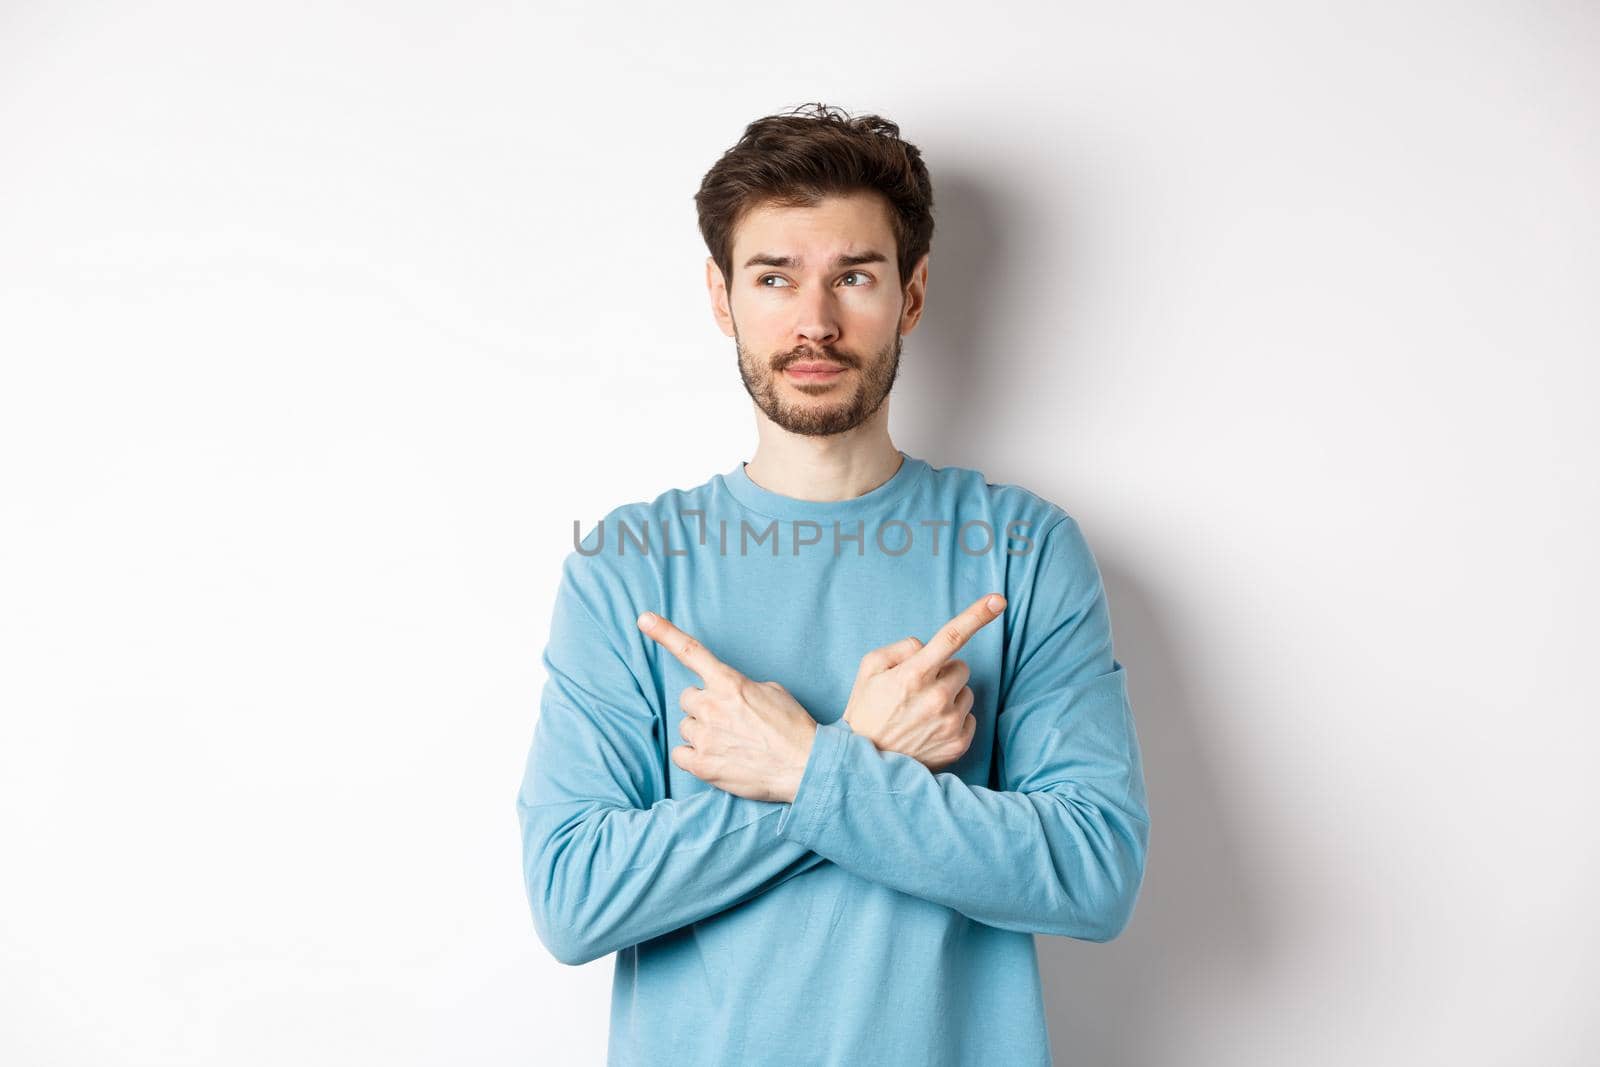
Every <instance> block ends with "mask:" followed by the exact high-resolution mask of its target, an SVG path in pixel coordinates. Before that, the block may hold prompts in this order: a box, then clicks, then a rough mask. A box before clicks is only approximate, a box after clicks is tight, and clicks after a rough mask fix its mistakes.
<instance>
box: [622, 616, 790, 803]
mask: <svg viewBox="0 0 1600 1067" xmlns="http://www.w3.org/2000/svg"><path fill="white" fill-rule="evenodd" d="M639 629H641V630H643V631H644V632H645V633H646V634H648V635H649V636H650V637H652V638H654V639H655V641H656V642H657V643H658V644H660V645H661V647H663V648H665V649H666V650H667V651H668V652H671V653H672V654H673V655H674V656H676V657H677V658H678V662H679V663H682V664H683V665H684V666H685V667H688V668H689V669H690V670H691V671H693V672H694V673H695V674H697V675H699V676H700V680H701V681H702V682H703V683H704V685H705V688H703V689H702V688H699V687H697V686H692V685H691V686H690V687H689V688H687V689H685V690H684V691H683V692H682V693H680V694H679V695H678V702H679V703H680V704H681V705H682V706H683V710H684V712H685V713H686V717H685V718H684V720H683V722H682V723H681V724H679V726H678V732H679V733H680V734H681V735H682V736H683V739H684V740H685V741H687V742H688V744H686V745H682V746H679V747H678V748H674V749H673V750H672V762H673V763H675V764H677V765H678V766H679V767H681V768H683V769H684V770H686V771H688V772H689V773H690V774H692V775H694V776H695V777H696V778H699V779H701V780H702V781H705V782H709V783H710V784H712V785H714V786H716V787H718V788H719V789H724V790H726V791H728V792H729V793H733V794H735V795H737V796H741V797H748V798H749V799H751V800H765V801H775V802H777V803H782V804H790V803H793V802H794V797H795V794H796V793H797V792H798V791H799V789H800V778H801V776H802V775H804V774H805V769H806V761H807V760H808V759H810V758H811V744H812V741H813V739H814V738H815V736H816V732H817V720H815V719H813V718H812V717H811V713H810V712H808V711H806V709H805V708H803V707H801V706H800V702H799V701H797V700H795V698H794V697H792V696H790V695H789V691H788V690H787V689H785V688H784V687H783V686H781V685H779V684H778V683H777V682H755V681H751V680H750V679H749V678H746V677H745V676H744V675H743V674H740V673H739V672H738V671H736V670H734V669H733V668H732V667H730V666H728V665H727V664H726V663H723V662H722V661H721V660H719V659H717V657H715V656H713V655H712V654H711V651H710V650H709V649H707V648H706V647H705V645H702V644H701V643H700V642H699V641H697V640H695V639H694V638H693V637H690V636H689V635H688V634H686V633H684V632H683V631H682V630H680V629H678V628H677V627H676V626H674V625H673V624H672V622H671V621H670V620H668V619H664V618H662V617H661V616H659V615H657V614H655V613H654V612H650V611H647V612H645V613H644V614H643V615H641V616H639Z"/></svg>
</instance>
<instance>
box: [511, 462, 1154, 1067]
mask: <svg viewBox="0 0 1600 1067" xmlns="http://www.w3.org/2000/svg"><path fill="white" fill-rule="evenodd" d="M901 455H902V456H903V460H902V462H901V465H900V467H899V468H898V469H897V470H896V472H895V474H894V475H893V476H892V477H891V478H890V479H889V480H888V481H887V482H885V483H884V484H882V485H880V486H878V487H877V488H876V489H873V490H872V491H871V492H868V493H866V494H865V495H863V496H860V497H856V498H854V499H851V500H845V501H836V502H818V501H805V500H797V499H794V498H790V497H785V496H782V495H780V494H777V493H773V492H770V491H768V490H766V489H764V488H762V487H761V486H759V485H757V484H756V483H755V482H753V481H752V480H750V478H749V477H748V476H747V475H746V473H745V471H744V465H743V464H742V463H741V464H740V465H739V466H738V467H736V468H735V469H734V470H733V471H731V472H729V473H727V474H724V475H717V476H715V477H713V478H711V479H710V480H709V481H707V482H705V483H704V484H702V485H699V486H696V487H694V488H692V489H687V490H679V489H673V490H669V491H667V492H665V493H663V494H661V495H660V496H658V497H657V498H656V499H655V500H653V501H650V502H648V503H645V502H640V503H633V504H626V505H623V506H621V507H618V508H615V509H613V510H612V511H611V512H610V513H609V514H607V515H606V517H605V521H604V522H603V523H602V524H600V525H598V526H595V527H593V528H592V529H590V530H589V532H588V533H587V534H586V535H585V536H584V537H583V539H582V541H581V549H580V550H574V551H573V552H572V553H570V554H569V555H568V556H567V558H566V560H565V562H564V564H563V569H562V577H561V583H560V586H559V591H558V593H557V596H556V603H555V611H554V616H553V619H552V623H551V629H550V638H549V644H548V646H547V648H546V650H545V653H544V666H545V669H546V671H547V673H548V681H547V682H546V684H545V688H544V691H543V697H542V701H541V705H540V713H539V717H538V722H537V725H536V727H535V729H534V734H533V743H532V746H531V748H530V751H529V754H528V762H527V766H526V770H525V773H524V776H523V781H522V786H521V789H520V791H519V793H518V796H517V813H518V817H519V820H520V823H521V828H522V843H523V861H524V878H525V882H526V888H527V894H528V900H529V904H530V906H531V908H532V914H533V924H534V928H535V930H536V931H537V933H538V936H539V938H540V939H541V940H542V941H543V942H544V944H545V945H546V946H547V947H548V948H549V950H550V951H551V952H552V953H553V954H554V955H555V956H556V958H557V959H559V960H561V961H563V962H566V963H570V964H579V963H584V962H587V961H590V960H594V959H598V958H600V957H602V956H604V955H606V954H607V953H612V952H615V953H616V954H617V956H616V968H615V972H614V978H613V993H612V1004H611V1030H610V1038H609V1042H610V1044H609V1049H610V1052H609V1061H608V1062H609V1063H611V1064H618V1065H644V1064H693V1065H720V1064H728V1065H740V1067H749V1065H764V1064H782V1065H785V1067H794V1065H804V1064H850V1065H857V1064H873V1065H894V1064H916V1065H918V1067H929V1065H938V1064H962V1065H965V1064H984V1065H990V1064H1006V1065H1007V1067H1028V1065H1033V1064H1048V1063H1050V1049H1049V1038H1048V1034H1047V1032H1046V1024H1045V1015H1044V1005H1043V998H1042V996H1041V988H1040V980H1039V970H1038V962H1037V957H1036V955H1035V947H1034V940H1033V936H1032V935H1033V934H1035V933H1044V934H1055V935H1058V936H1064V937H1071V938H1079V939H1082V940H1088V941H1105V940H1108V939H1110V938H1112V937H1115V936H1116V935H1117V934H1118V933H1120V932H1121V931H1122V930H1123V928H1124V927H1125V925H1126V924H1127V922H1128V920H1129V918H1130V916H1131V915H1132V912H1133V908H1134V902H1135V900H1136V898H1137V896H1138V894H1139V889H1140V886H1141V884H1142V882H1143V878H1144V864H1145V852H1146V847H1147V844H1148V839H1149V813H1148V810H1147V807H1146V798H1145V787H1144V775H1143V769H1142V766H1141V762H1140V754H1139V743H1138V738H1137V734H1136V732H1135V729H1134V722H1133V716H1132V711H1131V709H1130V707H1129V703H1128V693H1127V684H1126V676H1125V673H1124V670H1123V667H1122V665H1121V663H1120V662H1119V661H1118V660H1117V659H1115V658H1114V656H1113V654H1112V641H1111V621H1110V616H1109V613H1108V611H1107V606H1106V598H1105V592H1104V589H1103V587H1102V583H1101V577H1100V573H1099V569H1098V567H1097V566H1096V563H1095V560H1094V557H1093V555H1092V554H1091V553H1090V550H1089V546H1088V544H1087V542H1086V541H1085V539H1084V536H1083V533H1082V531H1081V530H1080V528H1079V526H1078V523H1077V521H1076V520H1074V519H1073V518H1072V517H1071V516H1070V515H1069V514H1067V512H1065V511H1064V510H1062V509H1061V508H1060V507H1058V506H1057V505H1055V504H1053V503H1051V502H1049V501H1046V500H1044V499H1043V498H1041V497H1039V496H1037V495H1035V494H1033V493H1031V492H1029V491H1028V490H1026V489H1023V488H1021V487H1019V486H1016V485H1011V484H990V483H988V482H986V481H985V479H984V477H983V475H982V473H981V472H978V471H975V470H970V469H966V468H961V467H935V466H932V465H930V464H929V463H927V462H926V461H924V460H921V459H917V458H915V457H912V456H909V455H906V454H905V453H903V452H902V453H901ZM896 520H897V521H898V522H897V521H896ZM1008 524H1010V525H1008ZM763 535H764V536H765V539H764V540H761V539H760V538H762V537H763ZM986 542H987V544H986ZM619 544H620V546H621V548H622V554H621V555H619V554H618V549H619ZM646 545H647V547H648V551H647V552H646V551H645V549H644V547H643V546H646ZM988 592H1003V593H1004V594H1005V596H1006V598H1007V604H1006V608H1005V613H1004V614H1003V616H1002V617H1001V618H999V619H996V620H994V621H993V622H991V623H989V624H988V625H987V626H985V627H984V628H983V629H981V630H980V631H979V632H978V633H977V635H976V636H974V637H973V638H972V640H970V641H969V642H968V643H967V644H966V645H965V646H964V647H963V648H962V649H961V650H960V651H959V652H958V653H956V656H955V658H958V659H961V660H964V661H965V662H966V663H967V664H968V666H969V667H970V668H971V672H972V673H971V678H970V681H969V682H968V684H969V685H970V686H971V688H972V690H973V693H974V695H975V697H976V700H975V702H974V705H973V709H972V710H973V714H974V715H975V716H976V717H977V720H978V730H977V734H976V736H975V737H974V739H973V742H972V745H971V747H970V748H969V749H968V751H967V753H966V755H965V756H963V757H962V758H961V759H960V760H959V761H958V762H957V763H956V764H954V765H953V766H951V767H949V768H947V769H946V770H944V771H942V772H940V773H937V774H935V773H931V772H929V771H928V769H927V768H926V767H924V766H923V765H922V764H921V763H919V762H917V761H916V760H914V759H912V758H910V757H908V756H904V755H901V754H899V753H895V752H880V751H878V749H877V748H876V747H874V745H873V744H872V742H871V741H870V740H869V739H868V738H866V737H865V736H862V735H859V734H856V733H854V732H852V731H851V730H850V729H849V728H848V727H847V726H845V725H844V724H843V723H842V722H838V721H837V720H838V719H839V717H840V716H841V715H842V714H843V713H844V709H845V705H846V702H847V700H848V698H849V695H850V691H851V688H852V686H853V685H854V681H855V676H856V671H857V668H858V666H859V664H860V661H861V657H862V656H863V655H865V654H866V653H867V652H868V651H870V650H871V649H874V648H877V647H879V646H881V645H886V644H889V643H891V642H893V641H896V640H899V639H900V638H902V637H905V636H907V635H915V636H916V637H918V638H920V639H921V640H923V641H924V642H926V641H927V640H928V639H929V638H931V637H932V636H933V634H934V632H935V630H936V628H937V627H938V626H939V625H940V624H941V623H944V622H946V621H948V620H949V619H950V618H952V617H953V616H955V615H956V614H957V613H958V612H960V611H961V610H962V609H964V608H966V607H967V606H968V605H970V604H971V603H972V602H973V601H975V600H976V599H977V598H978V597H979V596H981V595H983V594H984V593H988ZM646 610H650V611H655V612H658V613H660V614H661V615H664V616H666V617H667V618H668V619H671V620H672V621H673V622H674V623H676V624H677V625H678V626H679V627H681V628H682V629H683V630H685V631H687V632H688V633H689V634H691V635H693V636H695V637H697V638H699V639H700V640H701V641H702V642H704V643H705V645H706V647H707V648H709V649H710V650H711V652H712V653H713V654H714V655H716V656H717V657H718V658H719V659H721V660H722V661H723V662H725V663H727V664H729V665H730V666H732V667H735V668H736V669H738V670H740V671H742V672H743V673H745V674H746V675H748V676H749V677H751V678H753V679H755V680H757V681H768V680H771V681H777V682H780V683H782V684H783V686H784V687H785V688H787V689H788V690H789V692H790V693H792V694H793V695H794V697H795V698H796V699H797V700H798V701H799V702H800V703H801V705H803V706H804V707H805V708H806V709H807V710H808V711H809V712H810V713H811V715H812V716H813V717H814V718H816V719H817V721H818V722H819V723H820V724H821V725H820V726H819V727H818V730H817V734H816V742H815V745H814V747H813V749H812V753H811V757H810V761H809V762H808V763H807V765H806V768H805V774H804V777H803V778H802V779H801V782H800V787H799V790H798V793H797V794H796V796H795V800H794V803H793V804H792V805H790V804H781V803H768V802H763V801H755V800H749V799H745V798H743V797H738V796H734V795H733V794H730V793H727V792H724V791H723V790H721V789H718V788H716V787H714V786H711V785H709V784H707V783H706V782H704V781H702V780H700V779H697V778H695V777H694V776H693V775H691V774H689V773H688V772H686V771H683V770H681V769H679V768H678V766H677V765H676V764H675V763H673V762H672V760H671V759H670V758H669V756H668V753H669V751H670V750H671V749H672V748H675V747H677V746H678V745H681V744H684V740H683V738H682V737H681V736H680V735H679V733H678V724H679V722H680V721H681V720H682V718H683V711H682V709H681V708H680V707H679V706H678V697H679V695H680V694H681V693H682V692H683V690H684V689H685V688H687V687H689V686H698V685H700V684H701V680H700V679H699V678H698V677H697V676H696V675H694V674H692V673H691V672H690V671H689V670H688V669H687V668H686V667H684V666H683V665H682V664H681V663H679V662H678V660H677V659H676V658H675V657H674V656H672V654H671V653H669V652H667V651H666V650H665V649H663V648H661V647H660V646H658V645H657V644H656V642H655V641H653V640H652V639H650V638H649V637H648V636H647V635H645V634H644V633H642V632H641V631H640V630H639V629H638V626H637V625H636V622H635V620H636V619H637V618H638V616H639V614H640V613H641V612H644V611H646ZM1056 992H1057V995H1060V996H1068V997H1070V996H1071V995H1072V991H1071V990H1058V991H1056ZM1061 1040H1062V1044H1063V1046H1064V1047H1070V1046H1071V1041H1072V1038H1071V1035H1070V1034H1068V1035H1062V1039H1061Z"/></svg>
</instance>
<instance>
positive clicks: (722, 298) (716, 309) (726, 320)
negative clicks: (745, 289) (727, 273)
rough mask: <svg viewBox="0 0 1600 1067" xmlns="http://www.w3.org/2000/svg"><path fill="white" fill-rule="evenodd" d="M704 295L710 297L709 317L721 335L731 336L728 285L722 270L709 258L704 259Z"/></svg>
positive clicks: (731, 321)
mask: <svg viewBox="0 0 1600 1067" xmlns="http://www.w3.org/2000/svg"><path fill="white" fill-rule="evenodd" d="M706 293H707V294H708V295H709V296H710V297H711V316H712V318H714V319H716V320H717V326H718V327H719V328H720V329H721V330H722V332H723V334H725V335H726V336H728V337H732V336H733V309H732V308H731V307H730V306H729V304H728V283H727V280H726V279H725V278H723V276H722V269H721V268H720V267H718V266H717V261H716V260H715V259H713V258H712V257H711V256H707V257H706Z"/></svg>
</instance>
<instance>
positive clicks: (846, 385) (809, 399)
mask: <svg viewBox="0 0 1600 1067" xmlns="http://www.w3.org/2000/svg"><path fill="white" fill-rule="evenodd" d="M895 263H896V261H895V240H894V232H893V231H892V230H891V229H890V226H889V207H888V204H887V203H886V202H885V201H884V200H883V198H882V197H880V196H878V195H877V194H874V193H865V194H854V195H850V196H832V197H828V198H826V199H824V200H822V201H821V202H819V203H818V204H817V205H815V206H813V207H777V206H774V205H762V206H759V207H756V208H754V209H753V210H751V212H750V213H749V214H748V215H746V216H745V218H744V220H743V221H742V222H741V223H740V225H739V228H738V232H737V233H736V235H735V237H734V244H733V274H732V277H730V278H729V279H727V290H726V296H727V305H726V311H727V322H726V323H725V324H724V332H727V330H728V329H729V327H731V330H732V333H733V337H734V346H735V348H736V349H737V351H738V355H739V376H740V377H741V378H742V379H743V380H744V387H745V390H746V391H747V392H748V393H749V394H750V397H751V399H753V400H754V401H755V402H756V404H757V405H758V406H759V407H760V408H761V410H762V411H763V412H764V413H765V414H766V416H767V417H768V418H769V419H771V420H772V421H773V422H774V423H776V424H777V425H779V426H781V427H783V428H784V429H785V430H788V431H789V432H790V433H796V434H805V435H808V436H826V435H831V434H839V433H844V432H845V431H847V430H852V429H854V428H855V427H857V426H859V425H861V423H863V422H865V421H866V420H867V419H868V418H870V417H871V416H872V415H873V413H875V412H876V411H877V410H878V409H879V407H881V406H882V404H883V401H884V398H886V397H887V396H888V395H889V390H890V388H891V387H893V385H894V381H895V377H896V375H897V374H898V373H899V369H900V349H901V344H902V332H903V331H902V328H901V327H902V319H903V312H904V311H905V298H906V292H905V291H904V290H903V288H902V286H901V284H900V276H899V270H898V269H897V267H896V265H895ZM707 277H708V282H711V283H713V284H712V290H713V294H714V295H715V294H716V288H717V287H716V285H715V284H714V283H715V280H716V278H717V277H720V275H719V274H718V272H717V271H716V269H715V267H714V266H711V265H708V267H707ZM719 304H720V302H719ZM722 310H723V309H722V308H721V307H720V306H719V308H718V311H719V319H720V318H721V317H722V316H721V314H720V312H721V311H722ZM913 320H914V316H913ZM808 364H820V365H822V366H823V367H824V368H825V369H824V370H822V371H820V372H811V373H808V372H807V371H806V370H805V367H806V365H808Z"/></svg>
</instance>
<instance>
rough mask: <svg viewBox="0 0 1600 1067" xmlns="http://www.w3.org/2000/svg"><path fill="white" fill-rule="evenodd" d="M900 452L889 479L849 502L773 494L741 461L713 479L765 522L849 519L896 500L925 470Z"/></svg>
mask: <svg viewBox="0 0 1600 1067" xmlns="http://www.w3.org/2000/svg"><path fill="white" fill-rule="evenodd" d="M896 451H897V452H899V453H900V456H901V460H900V466H899V467H898V468H896V470H895V472H894V473H893V474H891V475H889V480H888V481H886V482H884V483H883V484H882V485H879V486H877V487H876V488H874V489H869V490H867V491H866V492H865V493H862V494H861V495H860V496H857V497H851V498H850V499H849V500H801V499H800V498H799V497H792V496H784V495H783V494H782V493H774V492H773V491H772V490H770V489H765V488H763V487H761V486H759V485H757V484H756V483H755V482H753V481H751V480H750V475H749V474H748V473H747V472H746V471H745V469H744V468H745V464H744V461H743V460H741V461H740V462H739V465H738V466H737V467H734V468H733V470H731V471H729V472H728V473H726V474H719V475H718V476H717V478H718V479H719V480H720V481H721V482H722V486H723V488H724V489H726V490H727V491H728V492H729V493H730V494H732V496H733V498H734V499H735V500H737V501H738V502H739V503H740V504H742V505H744V506H745V507H746V508H748V509H750V510H751V511H754V512H756V513H757V514H759V515H765V516H766V517H767V518H769V519H809V520H811V521H813V522H815V521H820V520H828V521H832V520H835V519H853V518H858V517H860V516H862V515H865V514H868V513H870V512H873V511H876V510H878V509H879V508H882V507H885V506H887V505H888V504H891V503H893V502H894V501H895V500H898V499H899V498H900V497H901V496H902V495H904V494H905V492H906V491H907V490H909V489H910V488H911V487H912V486H913V485H914V484H916V482H917V481H918V480H919V479H920V478H921V477H922V475H923V473H924V472H925V471H927V469H928V464H927V461H925V460H921V459H917V458H916V457H915V456H913V455H911V454H910V453H909V452H907V451H905V450H904V449H896Z"/></svg>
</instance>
